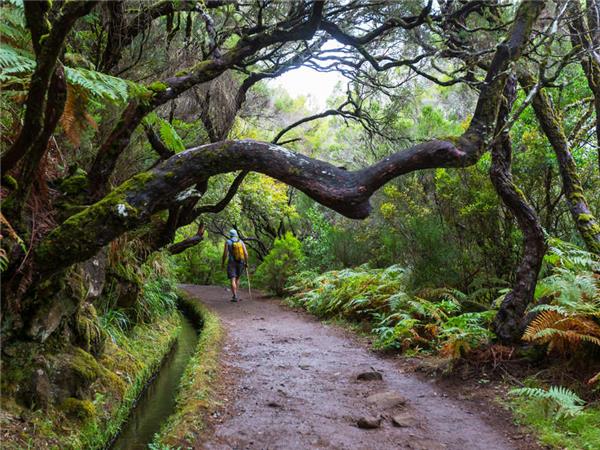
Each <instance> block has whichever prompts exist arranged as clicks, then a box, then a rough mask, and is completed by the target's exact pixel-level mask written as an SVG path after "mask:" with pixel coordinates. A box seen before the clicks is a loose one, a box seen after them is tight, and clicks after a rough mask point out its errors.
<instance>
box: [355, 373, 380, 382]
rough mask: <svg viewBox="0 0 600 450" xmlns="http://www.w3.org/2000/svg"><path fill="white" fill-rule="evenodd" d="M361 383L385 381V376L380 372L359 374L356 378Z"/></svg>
mask: <svg viewBox="0 0 600 450" xmlns="http://www.w3.org/2000/svg"><path fill="white" fill-rule="evenodd" d="M356 379H357V380H359V381H381V380H383V375H381V373H379V372H375V371H371V372H362V373H359V374H358V376H357V377H356Z"/></svg>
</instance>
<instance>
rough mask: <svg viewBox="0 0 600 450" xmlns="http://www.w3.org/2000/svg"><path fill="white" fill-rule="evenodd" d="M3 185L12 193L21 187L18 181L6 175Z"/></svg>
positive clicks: (3, 178)
mask: <svg viewBox="0 0 600 450" xmlns="http://www.w3.org/2000/svg"><path fill="white" fill-rule="evenodd" d="M2 184H3V185H4V186H5V187H7V188H8V189H10V190H12V191H14V190H16V189H17V188H18V187H19V183H17V180H15V178H14V177H12V176H10V175H4V176H3V177H2Z"/></svg>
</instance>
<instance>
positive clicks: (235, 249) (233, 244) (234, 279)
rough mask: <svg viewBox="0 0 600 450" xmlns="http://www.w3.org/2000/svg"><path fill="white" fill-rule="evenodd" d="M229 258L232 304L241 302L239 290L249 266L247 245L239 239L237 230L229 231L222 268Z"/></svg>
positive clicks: (228, 273)
mask: <svg viewBox="0 0 600 450" xmlns="http://www.w3.org/2000/svg"><path fill="white" fill-rule="evenodd" d="M226 258H227V277H228V278H229V279H230V280H231V292H232V294H233V296H232V297H231V301H232V302H237V301H238V300H241V299H240V298H239V297H238V295H237V292H238V288H239V287H240V277H241V276H242V273H243V272H244V268H245V267H246V265H247V264H248V250H246V245H245V244H244V242H243V241H242V240H241V239H240V238H239V237H238V233H237V231H235V230H233V229H232V230H229V239H227V241H226V242H225V247H224V248H223V258H222V260H221V268H223V266H224V265H225V259H226Z"/></svg>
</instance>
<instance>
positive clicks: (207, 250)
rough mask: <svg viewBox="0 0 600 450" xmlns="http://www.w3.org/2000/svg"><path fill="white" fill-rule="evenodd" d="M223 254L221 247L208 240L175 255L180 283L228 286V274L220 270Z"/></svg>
mask: <svg viewBox="0 0 600 450" xmlns="http://www.w3.org/2000/svg"><path fill="white" fill-rule="evenodd" d="M182 236H184V235H183V234H182ZM222 254H223V248H222V247H221V246H219V245H218V244H217V243H215V242H213V241H212V240H210V239H206V240H204V241H203V242H201V243H200V244H198V245H196V246H194V247H191V248H189V249H187V250H186V251H184V252H183V253H180V254H178V255H175V257H174V258H175V261H176V263H177V277H178V279H179V281H181V282H183V283H194V284H226V283H227V277H226V274H225V272H224V271H223V270H221V269H220V267H221V256H222Z"/></svg>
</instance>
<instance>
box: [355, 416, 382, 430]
mask: <svg viewBox="0 0 600 450" xmlns="http://www.w3.org/2000/svg"><path fill="white" fill-rule="evenodd" d="M356 425H358V428H365V429H374V428H379V427H380V426H381V417H375V416H363V417H361V418H360V419H358V420H357V421H356Z"/></svg>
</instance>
